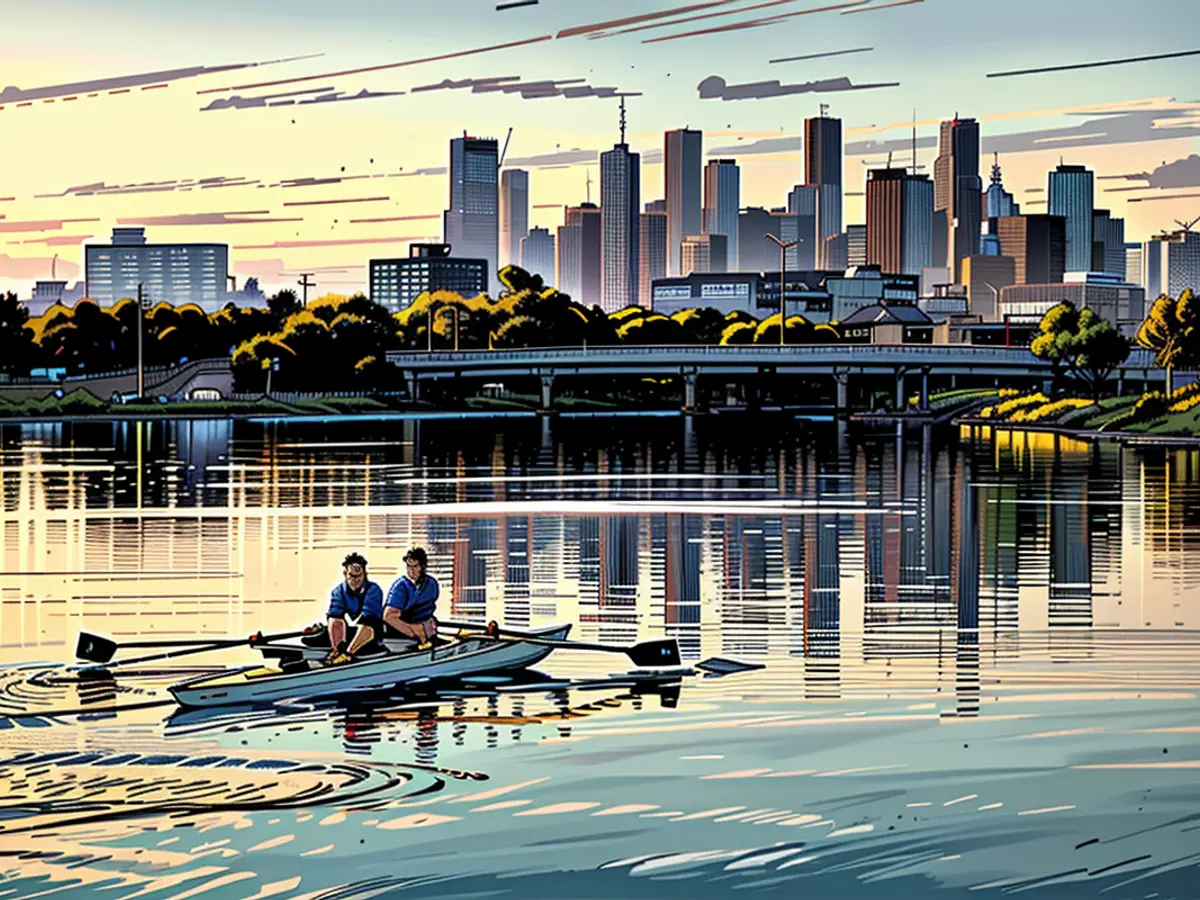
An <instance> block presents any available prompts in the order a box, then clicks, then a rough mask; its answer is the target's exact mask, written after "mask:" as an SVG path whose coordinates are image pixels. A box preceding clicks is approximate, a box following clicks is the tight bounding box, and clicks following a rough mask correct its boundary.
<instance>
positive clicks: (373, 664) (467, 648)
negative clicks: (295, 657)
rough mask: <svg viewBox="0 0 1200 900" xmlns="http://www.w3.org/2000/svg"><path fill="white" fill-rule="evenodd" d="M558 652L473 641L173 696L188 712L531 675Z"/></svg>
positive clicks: (240, 677) (192, 686) (562, 630)
mask: <svg viewBox="0 0 1200 900" xmlns="http://www.w3.org/2000/svg"><path fill="white" fill-rule="evenodd" d="M570 630H571V626H570V625H556V626H550V627H548V628H538V629H531V630H530V631H529V636H530V637H538V638H544V639H549V640H563V639H565V638H566V637H567V634H568V633H569V632H570ZM553 649H554V648H553V647H546V646H542V645H538V644H528V643H524V642H521V641H504V640H493V639H488V638H482V639H480V638H469V637H468V638H466V639H457V640H454V641H451V642H450V643H448V644H444V645H440V646H437V647H434V648H433V649H432V650H412V651H409V652H404V653H392V654H387V655H384V656H375V657H371V658H369V659H365V660H362V661H360V662H353V663H346V664H344V665H340V666H326V665H316V666H314V667H312V668H308V669H305V670H300V671H291V672H286V671H283V670H280V669H269V668H265V667H262V666H246V667H244V668H241V669H233V670H230V671H227V672H222V673H219V674H217V675H211V674H209V675H201V676H199V677H197V678H189V679H187V680H186V681H181V682H179V683H178V684H174V685H171V687H170V688H168V690H169V691H170V692H171V695H172V696H173V697H174V698H175V700H176V702H177V703H179V705H180V706H186V707H202V706H228V705H232V704H239V703H277V702H279V701H281V700H295V699H315V698H319V697H332V696H340V695H345V694H353V693H368V692H373V691H383V690H389V689H392V688H395V687H399V686H402V685H405V684H412V683H414V682H419V681H426V680H433V679H454V678H462V677H464V676H467V675H477V674H479V673H482V672H505V671H514V670H518V669H525V668H528V667H529V666H532V665H534V664H535V663H538V662H540V661H541V660H543V659H545V658H546V657H547V656H548V655H549V654H550V653H551V652H552V651H553ZM310 665H311V663H310Z"/></svg>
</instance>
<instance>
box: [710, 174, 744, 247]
mask: <svg viewBox="0 0 1200 900" xmlns="http://www.w3.org/2000/svg"><path fill="white" fill-rule="evenodd" d="M741 196H742V187H741V170H740V169H739V168H738V164H737V160H734V159H714V160H711V161H710V162H709V164H708V165H707V166H706V167H705V169H704V234H720V235H724V236H725V238H726V239H727V241H726V243H727V247H728V250H727V252H728V259H729V260H733V261H735V262H733V263H732V266H736V265H737V263H736V260H737V258H738V255H737V245H738V212H739V210H740V209H741Z"/></svg>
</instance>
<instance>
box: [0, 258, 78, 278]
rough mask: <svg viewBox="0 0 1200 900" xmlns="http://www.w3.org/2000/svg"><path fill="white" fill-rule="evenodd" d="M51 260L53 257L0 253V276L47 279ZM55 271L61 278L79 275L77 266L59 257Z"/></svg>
mask: <svg viewBox="0 0 1200 900" xmlns="http://www.w3.org/2000/svg"><path fill="white" fill-rule="evenodd" d="M52 262H53V259H51V258H47V257H28V258H13V257H11V256H8V255H6V254H4V253H0V277H2V278H45V279H49V277H50V265H51V263H52ZM56 271H57V274H58V275H59V276H60V277H62V278H68V279H69V278H75V277H76V276H78V275H79V266H77V265H75V263H73V262H68V261H67V260H64V259H60V260H59V261H58V263H57V270H56Z"/></svg>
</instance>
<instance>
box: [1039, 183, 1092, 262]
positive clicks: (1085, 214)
mask: <svg viewBox="0 0 1200 900" xmlns="http://www.w3.org/2000/svg"><path fill="white" fill-rule="evenodd" d="M1094 192H1095V186H1094V182H1093V178H1092V173H1091V171H1089V170H1088V169H1087V168H1085V167H1084V166H1068V165H1063V164H1061V163H1060V164H1059V166H1058V168H1057V169H1055V170H1054V171H1053V172H1051V173H1050V190H1049V200H1050V203H1049V208H1048V209H1047V212H1048V213H1049V214H1050V215H1052V216H1062V217H1063V218H1064V219H1066V227H1067V271H1068V272H1090V271H1091V269H1092V212H1093V209H1094V205H1093V197H1094Z"/></svg>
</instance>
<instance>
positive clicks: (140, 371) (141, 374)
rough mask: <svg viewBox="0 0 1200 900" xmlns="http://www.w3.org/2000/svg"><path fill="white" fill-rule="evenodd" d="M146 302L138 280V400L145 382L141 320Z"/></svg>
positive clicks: (143, 316) (143, 323) (143, 324)
mask: <svg viewBox="0 0 1200 900" xmlns="http://www.w3.org/2000/svg"><path fill="white" fill-rule="evenodd" d="M146 303H147V301H146V299H145V298H144V297H143V291H142V285H141V283H140V282H139V283H138V292H137V330H138V331H137V348H138V363H137V394H138V399H139V400H141V399H142V391H143V389H144V388H145V384H146V375H145V366H144V365H143V364H142V344H143V337H142V332H144V331H145V330H146V325H145V322H144V321H143V320H144V319H145V317H146Z"/></svg>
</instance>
